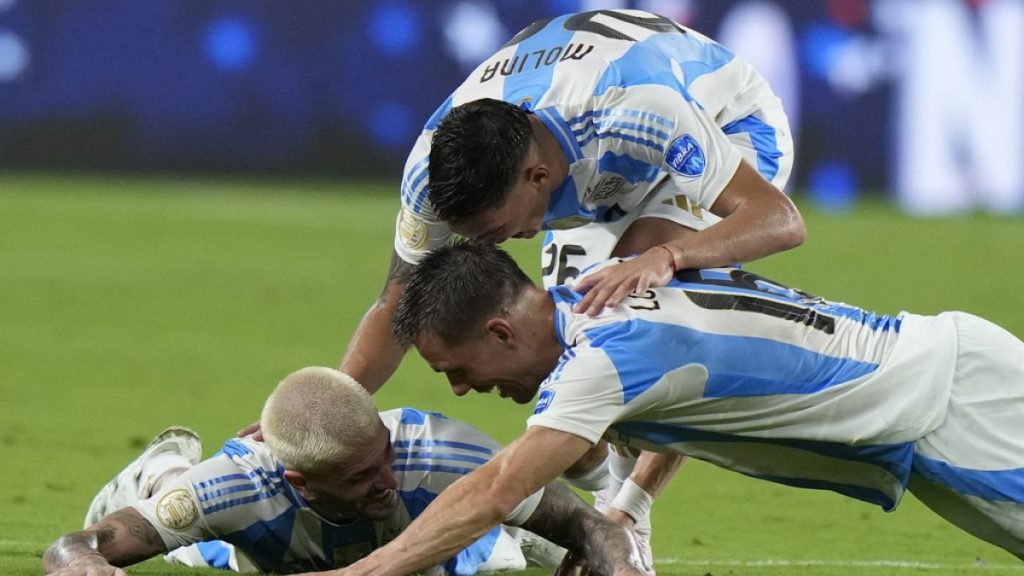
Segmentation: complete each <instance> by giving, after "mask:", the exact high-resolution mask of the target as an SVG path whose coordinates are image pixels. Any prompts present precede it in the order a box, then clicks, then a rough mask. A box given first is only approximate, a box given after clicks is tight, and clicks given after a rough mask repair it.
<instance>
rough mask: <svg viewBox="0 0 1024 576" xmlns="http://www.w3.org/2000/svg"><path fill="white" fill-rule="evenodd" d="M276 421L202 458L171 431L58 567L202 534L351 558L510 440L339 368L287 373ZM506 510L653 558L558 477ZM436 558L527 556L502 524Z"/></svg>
mask: <svg viewBox="0 0 1024 576" xmlns="http://www.w3.org/2000/svg"><path fill="white" fill-rule="evenodd" d="M262 424H263V436H264V439H265V443H264V442H257V441H255V440H253V439H251V438H245V439H233V440H229V441H228V442H227V443H225V444H224V447H223V449H222V450H221V451H220V452H218V453H217V454H216V455H214V456H213V457H212V458H210V459H207V460H205V461H203V462H201V463H196V462H197V461H198V459H199V457H200V453H201V447H200V445H199V440H198V438H197V437H195V435H194V434H193V433H190V432H189V431H187V430H185V429H181V428H173V429H170V430H169V431H168V432H167V433H165V434H163V435H161V437H159V438H158V439H157V441H155V442H154V443H153V444H151V446H150V448H149V449H147V451H146V452H145V453H144V455H143V457H141V458H139V459H138V460H136V461H135V462H134V463H133V464H132V465H131V466H129V468H128V469H126V470H125V471H124V472H122V473H121V474H120V475H118V477H117V478H115V479H114V481H112V482H111V483H110V484H108V486H107V487H105V488H104V489H103V491H101V492H100V494H99V495H98V496H97V498H96V500H94V502H93V504H92V506H91V507H90V510H89V513H88V515H87V516H86V525H87V528H86V529H85V530H82V531H79V532H72V533H70V534H67V535H65V536H62V537H61V538H59V539H58V540H57V541H56V542H55V543H54V544H53V545H51V546H50V547H49V549H47V551H46V553H45V554H44V557H43V564H44V567H45V569H46V572H47V573H55V574H60V575H62V576H64V575H81V576H85V575H90V576H92V575H101V574H107V575H115V574H123V572H122V571H121V570H119V569H115V568H114V566H125V565H128V564H133V563H135V562H140V561H142V560H146V559H148V558H151V557H153V556H155V555H157V554H161V553H165V552H168V551H173V550H176V549H179V548H181V547H186V546H189V545H192V544H195V543H201V544H200V545H199V547H198V549H197V550H194V552H193V554H198V555H199V556H201V557H202V559H203V560H207V561H211V560H216V561H215V562H210V563H213V564H218V565H220V566H221V567H230V568H234V569H236V570H238V569H240V568H241V569H244V568H248V567H252V568H255V569H258V570H260V571H264V572H275V573H294V572H299V571H302V570H323V569H328V568H334V567H339V566H345V565H348V564H349V563H351V562H354V561H355V560H357V559H359V558H361V557H363V556H365V555H366V554H368V553H369V552H370V551H372V550H373V549H374V548H377V547H379V546H381V545H383V544H385V543H387V542H388V541H390V540H391V539H393V538H394V537H395V536H396V535H397V534H399V533H400V532H401V531H402V530H403V529H404V528H405V527H406V526H407V525H408V524H409V522H410V521H411V519H413V518H415V517H416V515H417V514H419V513H420V512H421V511H422V510H423V509H424V508H425V507H426V506H427V505H428V504H429V503H430V501H431V500H433V499H434V498H435V497H436V496H437V494H438V493H439V492H441V491H442V490H444V489H446V488H447V487H448V486H449V485H451V484H452V483H453V482H455V481H456V480H458V479H459V478H461V477H463V476H464V475H465V474H467V473H469V472H470V471H472V470H473V469H475V468H477V467H478V466H479V465H481V464H482V463H484V462H486V461H487V460H488V459H489V458H490V457H491V456H492V454H493V453H494V452H496V451H497V450H499V449H500V446H499V445H498V444H497V443H496V442H495V441H493V440H491V439H490V438H488V437H487V436H485V435H483V434H482V433H480V432H479V431H477V430H476V429H474V428H472V427H471V426H468V425H466V424H464V423H462V422H457V421H453V420H449V419H447V418H445V417H443V416H440V415H436V414H427V413H423V412H418V411H416V410H412V409H408V408H403V409H398V410H391V411H387V412H383V413H380V414H378V412H377V409H376V407H375V406H374V404H373V401H372V400H371V398H370V396H369V394H368V393H367V392H366V391H365V390H364V389H363V388H362V387H361V386H360V385H359V384H358V383H356V382H355V381H354V380H352V379H351V378H349V377H347V376H345V375H344V374H342V373H340V372H337V371H335V370H332V369H329V368H305V369H302V370H299V371H297V372H295V373H293V374H291V375H289V376H288V377H286V378H285V379H284V380H283V381H282V382H281V383H280V384H279V385H278V387H277V389H276V390H275V391H274V392H273V393H272V394H271V396H270V397H269V398H268V400H267V402H266V404H265V406H264V409H263V414H262ZM150 493H152V495H148V494H150ZM506 521H507V522H508V523H509V524H513V525H521V526H523V527H524V528H525V529H528V530H533V531H535V532H537V533H538V534H543V535H544V536H546V537H548V538H550V539H551V540H552V541H555V542H558V543H560V544H563V545H565V546H566V547H568V548H569V549H571V550H574V551H576V552H578V553H580V552H581V553H583V554H584V555H586V556H588V558H589V559H590V561H591V562H594V563H596V564H597V565H598V566H601V567H602V568H601V570H603V571H605V572H606V573H608V574H611V573H612V572H613V568H610V567H611V566H613V565H614V566H617V565H619V564H626V563H628V562H638V561H639V560H638V558H637V557H636V550H635V547H634V545H633V543H632V541H631V537H630V536H629V534H628V533H627V532H626V530H625V529H624V528H622V527H621V526H619V525H617V524H613V523H612V522H611V521H610V520H609V519H608V518H607V517H605V516H604V515H602V514H600V513H599V512H597V511H596V510H594V509H593V508H591V507H590V506H588V505H586V504H585V503H583V502H582V501H581V500H580V499H579V498H577V497H576V496H575V495H574V494H572V492H571V491H569V490H568V489H566V488H564V487H562V486H561V485H559V484H557V483H552V484H550V485H548V486H546V487H543V488H541V489H539V490H536V491H534V492H533V493H531V494H530V495H527V496H526V498H525V499H524V500H523V501H522V504H520V505H519V506H517V507H516V508H515V509H514V510H511V511H510V514H509V516H508V518H507V519H506ZM94 523H95V524H94ZM213 540H220V541H223V542H214V543H209V541H213ZM538 540H540V539H539V538H534V541H535V542H536V541H538ZM225 542H226V543H227V544H224V543H225ZM205 543H208V544H205ZM542 544H548V546H551V545H550V543H542ZM229 545H231V546H229ZM631 555H632V558H631ZM218 556H219V559H218V558H217V557H218ZM176 558H177V559H179V560H181V559H185V560H186V563H188V564H196V563H195V562H190V561H188V556H181V555H178V556H176ZM559 559H560V557H559V556H554V557H552V558H550V561H549V562H548V564H549V565H552V566H553V565H555V564H557V562H558V560H559ZM200 563H201V564H205V563H202V562H200ZM431 564H436V566H433V567H431V568H430V571H429V572H428V573H429V574H445V573H447V574H460V575H461V574H474V573H477V572H478V571H483V570H508V569H522V568H524V567H525V564H526V562H525V560H524V558H523V555H522V553H521V552H520V550H519V546H518V544H516V542H515V541H514V540H513V539H512V538H511V537H510V536H509V535H508V533H506V532H504V531H503V530H502V529H501V528H498V529H490V528H488V529H487V530H484V531H483V532H481V533H480V534H478V535H477V537H476V538H473V541H471V542H468V543H467V544H466V546H463V547H460V549H459V550H456V551H453V552H452V553H451V554H448V555H446V556H445V557H444V558H439V559H438V560H437V561H436V562H432V563H431ZM250 565H251V566H250ZM424 568H426V566H425V567H424ZM637 573H638V572H637Z"/></svg>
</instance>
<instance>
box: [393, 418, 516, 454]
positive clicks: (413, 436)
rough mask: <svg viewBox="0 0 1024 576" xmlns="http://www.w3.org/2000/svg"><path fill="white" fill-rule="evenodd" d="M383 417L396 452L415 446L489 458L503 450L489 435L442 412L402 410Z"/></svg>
mask: <svg viewBox="0 0 1024 576" xmlns="http://www.w3.org/2000/svg"><path fill="white" fill-rule="evenodd" d="M380 416H381V420H383V421H384V425H385V426H387V428H388V429H389V430H391V443H392V444H393V445H394V446H395V448H396V449H398V448H408V447H414V446H431V447H451V448H457V449H460V450H468V451H470V452H477V453H480V454H487V455H488V457H489V456H490V455H492V454H493V453H494V452H496V451H498V450H500V449H501V445H500V444H498V442H497V441H495V440H494V439H493V438H491V437H490V436H488V435H486V434H484V433H483V432H481V431H480V430H478V429H476V428H475V427H473V426H471V425H469V424H467V423H465V422H462V421H461V420H453V419H451V418H448V417H447V416H445V415H444V414H441V413H440V412H426V411H422V410H417V409H415V408H408V407H403V408H396V409H394V410H388V411H386V412H381V415H380Z"/></svg>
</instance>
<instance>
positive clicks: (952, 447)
mask: <svg viewBox="0 0 1024 576" xmlns="http://www.w3.org/2000/svg"><path fill="white" fill-rule="evenodd" d="M946 314H948V315H949V316H951V317H952V319H953V322H954V324H955V325H956V329H957V335H958V338H957V345H958V349H957V362H956V372H955V376H954V380H953V386H952V389H951V390H950V401H949V407H948V412H947V415H946V419H945V420H944V421H943V423H942V424H941V425H939V427H938V428H936V429H935V430H933V431H932V432H931V433H929V434H927V435H926V436H924V437H923V438H921V439H920V440H918V441H917V442H916V443H915V445H914V452H915V454H914V465H913V471H912V473H911V478H910V484H909V486H908V488H909V490H910V491H911V492H912V493H913V494H914V495H915V496H917V498H918V499H920V500H921V501H922V502H924V503H925V505H927V506H928V507H929V508H931V509H932V510H933V511H935V512H936V513H937V514H939V515H940V516H942V517H943V518H945V519H947V520H949V521H950V522H952V523H953V524H956V525H957V526H959V527H960V528H962V529H963V530H966V531H967V532H969V533H971V534H973V535H975V536H977V537H978V538H981V539H982V540H985V541H988V542H990V543H992V544H995V545H996V546H999V547H1001V548H1005V549H1006V550H1009V551H1010V552H1011V553H1012V554H1014V555H1016V556H1017V557H1019V558H1021V559H1022V560H1024V342H1021V340H1020V339H1018V338H1017V337H1016V336H1014V335H1013V334H1010V333H1009V332H1007V331H1006V330H1004V329H1002V328H1000V327H999V326H996V325H995V324H993V323H991V322H989V321H987V320H985V319H983V318H979V317H977V316H973V315H971V314H966V313H963V312H948V313H946Z"/></svg>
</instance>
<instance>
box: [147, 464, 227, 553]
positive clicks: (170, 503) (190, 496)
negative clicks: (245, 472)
mask: <svg viewBox="0 0 1024 576" xmlns="http://www.w3.org/2000/svg"><path fill="white" fill-rule="evenodd" d="M241 473H242V471H241V470H240V469H239V468H238V467H237V466H236V465H234V463H233V462H232V461H231V460H230V459H228V458H216V457H215V458H211V459H208V460H204V461H202V462H200V463H199V464H196V465H195V466H193V467H191V468H189V469H188V470H187V471H186V472H184V473H182V474H181V475H179V476H178V477H177V478H175V479H174V480H173V481H172V482H171V483H170V484H169V485H167V486H165V487H164V488H163V489H161V490H160V491H159V492H157V493H156V494H154V495H153V496H151V497H150V498H147V499H146V500H142V501H140V502H137V503H136V504H134V505H133V507H134V508H135V509H136V510H138V511H139V513H140V514H142V517H143V518H145V519H146V520H148V521H149V523H150V524H152V525H153V527H154V528H156V531H157V533H158V534H160V538H161V539H162V540H163V541H164V545H165V546H166V547H167V550H168V551H170V550H174V549H176V548H180V547H183V546H188V545H191V544H195V543H196V542H202V541H205V540H212V539H215V538H217V533H215V531H214V530H213V529H212V528H211V526H210V523H209V521H208V519H207V517H206V513H205V510H204V507H203V502H202V501H201V500H200V498H199V495H198V494H197V493H196V488H195V486H196V485H200V486H202V485H204V484H207V483H210V482H213V481H215V480H216V479H217V478H224V477H229V476H233V475H238V474H241Z"/></svg>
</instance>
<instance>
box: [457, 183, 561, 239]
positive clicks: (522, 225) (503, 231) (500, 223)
mask: <svg viewBox="0 0 1024 576" xmlns="http://www.w3.org/2000/svg"><path fill="white" fill-rule="evenodd" d="M546 210H547V196H546V195H545V194H542V193H541V192H540V191H539V190H538V189H537V188H536V186H534V185H533V184H531V183H530V182H528V181H527V180H526V178H525V177H522V178H520V179H519V182H518V183H517V184H516V185H515V186H514V187H513V188H512V190H511V191H510V192H509V194H508V198H506V199H505V203H504V204H502V205H501V206H499V207H497V208H492V209H490V210H487V211H485V212H483V213H481V214H479V215H477V216H476V217H474V218H470V219H469V220H467V221H465V222H462V223H459V224H457V225H454V226H452V230H454V231H455V232H456V233H458V234H462V235H463V236H468V237H469V238H478V239H481V240H491V241H493V242H495V243H497V244H500V243H502V242H504V241H505V240H508V239H509V238H533V237H534V236H535V235H536V234H537V232H540V230H541V225H542V224H543V222H544V213H545V211H546Z"/></svg>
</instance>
